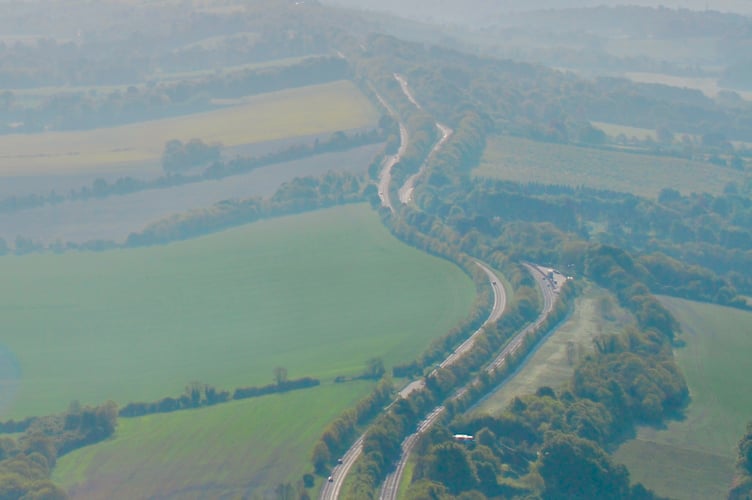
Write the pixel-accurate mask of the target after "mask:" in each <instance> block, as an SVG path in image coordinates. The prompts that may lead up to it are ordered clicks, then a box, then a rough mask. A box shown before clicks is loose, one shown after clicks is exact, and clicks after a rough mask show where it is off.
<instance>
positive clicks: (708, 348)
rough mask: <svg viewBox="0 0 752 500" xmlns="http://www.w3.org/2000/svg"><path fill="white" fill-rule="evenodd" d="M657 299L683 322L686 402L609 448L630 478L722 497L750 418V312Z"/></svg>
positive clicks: (691, 494) (662, 489)
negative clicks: (657, 425) (673, 414)
mask: <svg viewBox="0 0 752 500" xmlns="http://www.w3.org/2000/svg"><path fill="white" fill-rule="evenodd" d="M661 301H662V302H663V303H664V304H665V305H666V306H667V307H668V308H669V309H670V310H671V311H672V312H673V313H674V314H675V315H676V317H677V318H678V319H679V321H680V322H681V324H682V327H683V329H684V334H683V338H684V340H685V341H686V346H685V347H682V348H679V349H676V351H675V355H676V358H677V361H678V363H679V365H680V366H681V368H682V370H683V372H684V376H685V377H686V379H687V383H688V384H689V390H690V395H691V398H692V399H691V402H690V404H689V406H688V407H687V409H686V412H685V416H684V417H683V418H682V419H681V420H676V421H671V422H669V423H668V424H667V426H666V427H665V428H663V429H654V428H641V429H639V431H638V434H637V437H636V439H634V440H631V441H628V442H626V443H625V444H624V445H622V446H621V447H620V448H619V449H618V450H617V451H616V453H615V454H614V457H615V458H616V459H617V460H619V461H621V462H623V463H625V464H626V465H627V466H628V467H629V469H630V471H631V472H632V477H633V479H635V480H638V481H642V482H643V483H644V484H645V485H646V486H648V487H649V488H652V489H654V490H655V491H656V492H657V493H659V494H663V495H669V496H671V497H672V498H679V499H706V498H725V497H726V494H727V493H728V489H729V487H730V484H731V480H732V477H733V474H734V460H735V457H736V444H737V442H738V441H739V439H740V438H741V436H742V434H743V433H744V428H745V425H746V422H748V421H749V420H750V419H752V393H750V392H749V390H748V389H749V353H750V352H752V313H750V312H746V311H740V310H735V309H729V308H724V307H720V306H715V305H711V304H702V303H697V302H690V301H686V300H681V299H674V298H667V297H663V298H661Z"/></svg>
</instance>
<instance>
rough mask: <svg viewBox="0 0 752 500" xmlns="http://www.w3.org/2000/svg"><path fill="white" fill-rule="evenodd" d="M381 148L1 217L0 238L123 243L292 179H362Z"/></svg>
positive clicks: (269, 191)
mask: <svg viewBox="0 0 752 500" xmlns="http://www.w3.org/2000/svg"><path fill="white" fill-rule="evenodd" d="M380 148H381V145H379V144H376V145H369V146H362V147H359V148H355V149H351V150H349V151H343V152H341V153H327V154H321V155H316V156H312V157H310V158H303V159H301V160H295V161H289V162H283V163H277V164H274V165H269V166H266V167H261V168H258V169H256V170H253V171H251V172H249V173H247V174H243V175H235V176H232V177H226V178H224V179H219V180H207V181H203V182H198V183H193V184H185V185H182V186H175V187H171V188H167V189H151V190H146V191H139V192H136V193H131V194H127V195H123V196H109V197H106V198H91V199H88V200H77V201H66V202H63V203H58V204H56V205H44V206H41V207H37V208H31V209H28V210H23V211H20V212H15V213H7V214H0V238H4V239H5V240H6V241H7V242H12V241H14V240H15V238H16V236H18V235H21V236H24V237H26V238H31V239H32V240H34V241H35V242H41V243H45V244H49V243H53V242H55V241H58V240H59V241H62V242H76V243H84V242H86V241H90V240H96V239H105V240H111V241H116V242H123V241H125V239H126V238H127V237H128V235H129V234H130V233H132V232H137V231H141V230H142V229H143V228H144V227H145V226H146V225H148V224H149V223H151V222H154V221H156V220H159V219H161V218H164V217H167V216H169V215H171V214H174V213H181V212H187V211H189V210H191V209H195V208H204V207H208V206H211V205H213V204H214V203H217V202H219V201H223V200H227V199H233V198H235V199H244V198H250V197H253V196H263V197H269V196H271V195H272V194H274V193H275V192H276V191H277V189H279V187H280V186H281V185H282V184H283V183H284V182H288V181H291V180H292V179H294V178H296V177H305V176H321V175H323V174H326V173H327V172H328V171H330V170H331V171H335V172H352V173H355V174H365V173H366V170H367V168H368V165H369V164H370V163H371V160H372V159H373V158H374V157H375V155H376V154H377V152H378V150H379V149H380ZM37 185H38V184H37ZM0 191H2V189H1V188H0Z"/></svg>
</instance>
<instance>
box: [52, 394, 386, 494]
mask: <svg viewBox="0 0 752 500" xmlns="http://www.w3.org/2000/svg"><path fill="white" fill-rule="evenodd" d="M371 387H372V383H366V382H357V383H348V384H327V385H323V386H320V387H317V388H314V389H307V390H303V391H298V392H291V393H288V394H283V395H272V396H267V397H263V398H257V399H251V400H245V401H236V402H232V403H228V404H224V405H219V406H215V407H212V408H204V409H199V410H190V411H182V412H177V413H171V414H161V415H150V416H146V417H140V418H134V419H120V422H119V425H118V430H117V432H116V435H115V437H114V439H112V440H109V441H106V442H103V443H100V444H97V445H94V446H90V447H86V448H82V449H80V450H77V451H75V452H73V453H71V454H69V455H66V456H65V457H63V458H62V459H61V460H60V461H59V462H58V464H57V466H56V467H55V470H54V476H53V479H54V480H55V481H56V482H57V483H58V484H60V485H61V486H62V487H64V488H65V489H66V490H68V491H69V492H70V493H71V496H72V497H73V498H76V499H113V498H122V499H126V498H155V497H158V498H181V499H183V498H185V499H191V498H196V499H199V498H250V497H252V495H258V496H257V497H253V498H276V497H274V496H273V495H271V491H270V490H273V488H274V487H275V486H276V485H277V484H279V483H287V482H289V483H292V484H293V485H295V483H296V482H297V481H300V480H301V479H302V476H303V474H304V473H306V472H311V469H312V466H311V464H310V456H311V450H312V449H313V446H314V443H315V441H316V439H317V438H318V437H319V436H320V435H321V432H322V431H323V429H324V427H325V426H326V425H327V423H328V422H329V421H331V420H332V419H334V418H335V417H336V416H337V415H338V414H339V413H341V412H342V411H344V410H345V409H346V408H348V407H351V406H353V405H354V404H355V403H356V402H357V401H358V400H359V399H360V398H362V397H364V396H365V395H366V394H367V393H368V391H369V390H370V389H371Z"/></svg>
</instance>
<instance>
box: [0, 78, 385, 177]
mask: <svg viewBox="0 0 752 500" xmlns="http://www.w3.org/2000/svg"><path fill="white" fill-rule="evenodd" d="M377 120H378V112H377V111H376V109H375V108H374V107H373V106H372V105H371V103H370V102H369V101H368V99H366V97H365V96H363V94H361V93H360V91H359V90H358V89H357V87H356V86H355V85H354V84H353V83H352V82H349V81H339V82H334V83H327V84H323V85H312V86H309V87H302V88H296V89H287V90H281V91H278V92H271V93H267V94H261V95H257V96H253V97H249V98H247V99H244V100H243V101H242V102H240V103H239V104H237V105H234V106H227V107H225V108H221V109H218V110H214V111H210V112H206V113H196V114H191V115H186V116H181V117H176V118H168V119H164V120H153V121H147V122H141V123H136V124H130V125H123V126H119V127H111V128H100V129H95V130H87V131H73V132H47V133H41V134H29V135H21V134H14V135H5V136H0V151H2V153H0V176H3V175H21V174H23V175H29V174H31V173H35V174H59V173H61V172H64V173H80V172H82V171H89V170H92V169H94V170H103V171H105V172H109V171H111V170H113V169H114V170H117V171H118V172H119V173H122V174H127V173H128V167H129V166H133V167H135V168H139V169H141V170H142V169H143V163H144V162H152V163H153V164H154V168H159V165H158V163H159V162H158V161H155V160H158V159H159V157H160V156H161V154H162V151H163V149H164V145H165V143H166V142H167V141H169V140H170V139H180V140H184V141H186V140H190V139H191V138H201V139H202V140H204V141H205V142H210V143H211V142H220V143H222V144H224V145H226V146H237V145H242V144H249V143H256V142H264V141H271V140H276V139H282V138H287V137H297V136H306V135H311V134H320V133H328V132H335V131H338V130H349V129H355V128H360V127H365V126H369V125H372V124H374V123H376V121H377Z"/></svg>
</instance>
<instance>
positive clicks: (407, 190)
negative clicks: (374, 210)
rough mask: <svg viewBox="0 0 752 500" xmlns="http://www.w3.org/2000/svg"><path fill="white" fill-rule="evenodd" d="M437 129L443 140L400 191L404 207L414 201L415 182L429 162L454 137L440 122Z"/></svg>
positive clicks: (434, 147)
mask: <svg viewBox="0 0 752 500" xmlns="http://www.w3.org/2000/svg"><path fill="white" fill-rule="evenodd" d="M403 90H404V89H403ZM436 127H438V129H439V132H441V138H440V139H439V140H438V141H437V142H436V144H434V146H433V148H431V151H430V152H429V153H428V156H426V159H425V160H424V161H423V164H422V165H421V166H420V169H418V171H417V172H416V173H414V174H413V175H411V176H410V177H408V178H407V180H406V181H405V184H404V185H403V186H402V187H401V188H400V189H399V193H398V194H399V200H400V202H401V203H402V204H403V205H407V204H408V203H410V202H411V201H412V200H413V191H415V182H416V181H417V180H418V179H419V178H420V176H421V175H423V173H424V172H425V171H426V168H427V167H428V162H429V161H430V160H431V159H432V158H433V157H434V156H436V153H437V152H438V151H439V150H440V149H441V148H442V147H444V144H446V142H447V141H448V140H449V138H450V137H451V136H452V133H453V132H454V131H453V130H452V129H451V128H449V127H447V126H446V125H443V124H441V123H439V122H436Z"/></svg>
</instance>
